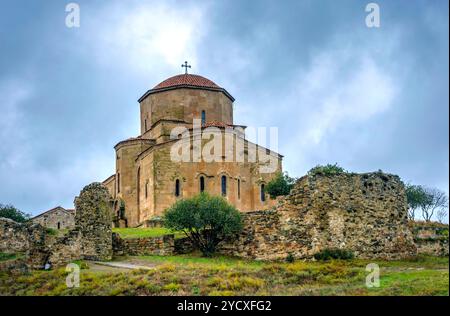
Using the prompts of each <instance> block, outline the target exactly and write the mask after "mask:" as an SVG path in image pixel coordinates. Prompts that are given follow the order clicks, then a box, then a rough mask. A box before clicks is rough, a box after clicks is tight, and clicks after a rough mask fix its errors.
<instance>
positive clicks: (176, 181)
mask: <svg viewBox="0 0 450 316" xmlns="http://www.w3.org/2000/svg"><path fill="white" fill-rule="evenodd" d="M180 193H181V191H180V180H179V179H176V180H175V196H176V197H178V196H180Z"/></svg>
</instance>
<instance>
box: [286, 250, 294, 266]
mask: <svg viewBox="0 0 450 316" xmlns="http://www.w3.org/2000/svg"><path fill="white" fill-rule="evenodd" d="M294 261H295V258H294V255H293V254H292V252H289V253H288V255H287V256H286V262H289V263H292V262H294Z"/></svg>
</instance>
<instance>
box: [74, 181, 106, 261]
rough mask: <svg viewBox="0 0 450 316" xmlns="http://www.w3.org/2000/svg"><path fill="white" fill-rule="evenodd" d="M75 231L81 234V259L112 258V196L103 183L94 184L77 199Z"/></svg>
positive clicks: (85, 188) (85, 189)
mask: <svg viewBox="0 0 450 316" xmlns="http://www.w3.org/2000/svg"><path fill="white" fill-rule="evenodd" d="M75 209H76V213H75V214H76V215H75V230H77V231H79V232H80V234H81V238H80V250H81V257H82V258H83V259H88V260H110V259H111V258H112V231H111V221H112V218H111V196H110V194H109V192H108V189H107V188H106V187H105V186H104V185H102V184H101V183H98V182H94V183H91V184H89V185H87V186H86V187H84V189H83V190H82V191H81V192H80V196H79V197H77V198H75Z"/></svg>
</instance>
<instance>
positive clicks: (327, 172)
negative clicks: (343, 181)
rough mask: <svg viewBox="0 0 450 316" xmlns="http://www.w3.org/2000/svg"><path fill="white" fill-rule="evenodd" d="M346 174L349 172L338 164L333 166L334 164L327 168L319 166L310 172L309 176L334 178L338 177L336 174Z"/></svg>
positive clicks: (328, 165) (326, 166)
mask: <svg viewBox="0 0 450 316" xmlns="http://www.w3.org/2000/svg"><path fill="white" fill-rule="evenodd" d="M346 172H347V171H346V170H345V169H344V168H342V167H340V166H339V165H338V164H337V163H335V164H334V165H332V164H327V165H325V166H322V165H317V166H315V167H314V168H312V169H311V170H309V171H308V175H309V176H315V175H324V176H332V175H336V174H343V173H346Z"/></svg>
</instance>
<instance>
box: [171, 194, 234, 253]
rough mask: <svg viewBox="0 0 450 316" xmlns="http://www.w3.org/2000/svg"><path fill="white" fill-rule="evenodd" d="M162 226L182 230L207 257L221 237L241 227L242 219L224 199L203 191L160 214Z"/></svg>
mask: <svg viewBox="0 0 450 316" xmlns="http://www.w3.org/2000/svg"><path fill="white" fill-rule="evenodd" d="M164 226H165V227H166V228H169V229H172V230H175V231H182V232H184V233H185V234H186V236H187V237H188V238H189V240H190V241H191V242H192V244H193V245H195V246H196V247H197V248H198V249H200V251H201V252H202V254H203V255H204V256H205V257H211V256H212V255H213V254H214V252H215V251H216V247H217V245H218V244H219V242H220V241H221V240H223V239H224V238H226V237H231V236H233V235H235V234H237V233H239V232H240V231H241V230H242V219H241V214H240V213H239V211H238V210H237V209H236V208H235V207H234V206H233V205H231V204H229V203H228V202H227V201H226V200H225V199H224V198H222V197H220V196H210V195H209V194H207V193H205V192H203V193H200V194H198V195H196V196H194V197H192V198H189V199H182V200H179V201H177V202H175V203H174V204H173V205H172V206H171V207H170V208H169V209H167V210H166V212H165V214H164Z"/></svg>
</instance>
